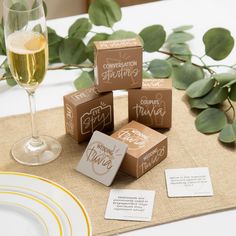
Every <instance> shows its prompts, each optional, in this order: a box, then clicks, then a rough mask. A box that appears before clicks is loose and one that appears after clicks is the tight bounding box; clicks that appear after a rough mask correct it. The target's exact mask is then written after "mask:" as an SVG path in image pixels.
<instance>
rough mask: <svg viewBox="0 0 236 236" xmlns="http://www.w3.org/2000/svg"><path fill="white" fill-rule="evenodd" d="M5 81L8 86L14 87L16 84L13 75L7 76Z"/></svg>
mask: <svg viewBox="0 0 236 236" xmlns="http://www.w3.org/2000/svg"><path fill="white" fill-rule="evenodd" d="M6 81H7V84H8V85H9V86H10V87H14V86H15V85H16V84H17V83H16V81H15V80H14V78H13V77H10V78H7V79H6Z"/></svg>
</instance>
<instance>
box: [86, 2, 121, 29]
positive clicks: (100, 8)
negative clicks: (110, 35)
mask: <svg viewBox="0 0 236 236" xmlns="http://www.w3.org/2000/svg"><path fill="white" fill-rule="evenodd" d="M88 14H89V19H90V20H91V22H92V23H93V24H94V25H98V26H100V25H103V26H107V27H112V26H113V25H114V24H115V23H116V22H118V21H120V19H121V9H120V6H119V5H118V3H117V2H116V1H111V0H96V1H93V2H92V3H91V4H90V7H89V11H88Z"/></svg>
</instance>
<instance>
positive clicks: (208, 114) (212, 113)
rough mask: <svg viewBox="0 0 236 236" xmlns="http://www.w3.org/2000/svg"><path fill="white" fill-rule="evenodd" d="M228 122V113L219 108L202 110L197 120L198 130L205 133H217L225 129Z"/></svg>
mask: <svg viewBox="0 0 236 236" xmlns="http://www.w3.org/2000/svg"><path fill="white" fill-rule="evenodd" d="M226 123H227V118H226V115H225V113H224V112H223V111H221V110H219V109H217V108H208V109H206V110H204V111H202V112H201V113H200V114H199V115H198V116H197V118H196V120H195V126H196V128H197V130H198V131H200V132H201V133H204V134H209V133H215V132H218V131H220V130H222V129H223V127H224V126H225V125H226Z"/></svg>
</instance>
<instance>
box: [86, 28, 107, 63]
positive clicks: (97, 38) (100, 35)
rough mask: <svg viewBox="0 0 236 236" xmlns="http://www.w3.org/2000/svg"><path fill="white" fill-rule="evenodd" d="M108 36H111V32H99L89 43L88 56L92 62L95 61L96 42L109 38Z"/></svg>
mask: <svg viewBox="0 0 236 236" xmlns="http://www.w3.org/2000/svg"><path fill="white" fill-rule="evenodd" d="M108 37H109V34H106V33H98V34H96V35H95V36H93V37H92V38H91V39H90V40H89V42H88V44H87V56H88V59H89V60H90V61H91V62H94V42H95V41H103V40H107V39H108Z"/></svg>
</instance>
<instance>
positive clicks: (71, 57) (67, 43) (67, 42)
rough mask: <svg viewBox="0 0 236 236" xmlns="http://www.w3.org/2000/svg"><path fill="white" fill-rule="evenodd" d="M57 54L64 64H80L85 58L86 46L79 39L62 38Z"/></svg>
mask: <svg viewBox="0 0 236 236" xmlns="http://www.w3.org/2000/svg"><path fill="white" fill-rule="evenodd" d="M59 56H60V59H61V61H62V62H63V63H65V64H80V63H82V62H84V61H85V60H86V59H87V53H86V46H85V45H84V43H83V41H82V40H80V39H75V38H68V39H64V40H63V41H62V43H61V46H60V49H59Z"/></svg>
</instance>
